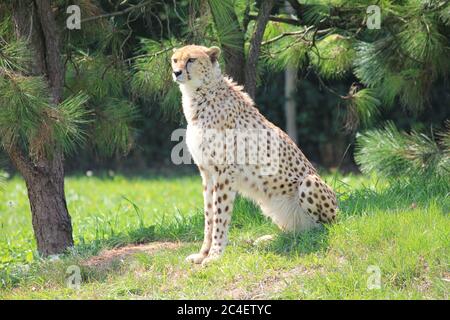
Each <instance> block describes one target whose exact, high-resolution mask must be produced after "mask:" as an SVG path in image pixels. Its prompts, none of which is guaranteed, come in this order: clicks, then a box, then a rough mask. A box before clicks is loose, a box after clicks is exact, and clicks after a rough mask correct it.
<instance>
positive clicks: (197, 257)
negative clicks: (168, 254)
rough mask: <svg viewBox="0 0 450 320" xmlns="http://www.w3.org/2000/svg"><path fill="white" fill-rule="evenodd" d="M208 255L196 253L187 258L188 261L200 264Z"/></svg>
mask: <svg viewBox="0 0 450 320" xmlns="http://www.w3.org/2000/svg"><path fill="white" fill-rule="evenodd" d="M205 258H206V256H205V255H204V254H201V253H194V254H191V255H189V256H188V257H187V258H186V261H187V262H191V263H195V264H200V263H202V262H203V260H205Z"/></svg>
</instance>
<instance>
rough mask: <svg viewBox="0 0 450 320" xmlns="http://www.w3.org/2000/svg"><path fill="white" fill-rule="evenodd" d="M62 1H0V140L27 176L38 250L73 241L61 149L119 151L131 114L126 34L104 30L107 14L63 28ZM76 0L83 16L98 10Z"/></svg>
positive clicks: (58, 249)
mask: <svg viewBox="0 0 450 320" xmlns="http://www.w3.org/2000/svg"><path fill="white" fill-rule="evenodd" d="M68 5H69V1H62V0H61V1H52V2H50V1H49V0H40V1H32V0H23V1H6V2H2V3H1V4H0V21H1V24H0V142H1V146H2V147H3V149H4V150H5V151H6V153H7V154H8V156H9V158H10V160H11V162H12V163H13V164H14V165H15V167H16V168H17V170H18V171H19V172H20V174H21V175H22V176H23V178H24V180H25V182H26V186H27V190H28V197H29V201H30V207H31V212H32V221H33V228H34V231H35V237H36V242H37V248H38V251H39V252H40V253H41V254H42V255H44V256H47V255H51V254H58V253H62V252H64V250H65V249H67V248H68V247H70V246H72V245H73V238H72V226H71V218H70V215H69V212H68V210H67V205H66V200H65V195H64V167H63V160H64V155H65V154H67V153H70V152H73V151H74V150H75V148H76V147H77V146H78V145H80V144H83V143H85V142H87V141H89V142H92V143H93V144H94V146H96V147H97V148H98V149H99V150H101V151H104V152H106V153H107V154H112V153H114V152H126V151H127V150H128V149H129V148H130V146H131V143H132V138H133V130H134V129H133V122H134V120H135V118H136V112H135V107H134V106H133V104H132V103H130V102H129V101H130V99H128V94H129V92H130V91H129V89H128V88H127V85H126V84H127V82H128V78H129V73H128V71H127V69H126V68H125V67H124V66H125V62H124V59H123V56H122V52H123V51H122V50H121V49H122V48H121V45H122V43H123V39H124V38H126V35H127V33H126V32H125V33H124V32H122V31H121V30H119V32H114V33H112V34H110V33H109V32H108V31H110V30H108V28H113V27H114V26H113V23H114V21H111V20H104V19H103V20H102V19H99V20H97V19H95V20H93V21H91V22H90V24H91V25H90V27H89V28H82V30H79V31H77V30H74V31H69V30H68V29H67V28H66V27H65V18H66V16H67V15H66V8H67V6H68ZM78 5H80V7H81V8H82V12H83V13H84V14H85V18H89V15H91V16H92V17H96V16H98V15H100V13H101V10H100V9H99V8H98V7H97V6H96V5H95V4H94V3H93V2H90V1H78ZM86 15H87V17H86ZM96 24H97V26H96ZM100 27H101V28H100ZM105 29H106V30H105ZM102 30H104V31H103V32H101V31H102ZM121 37H122V38H121ZM120 40H122V42H120ZM91 47H96V48H99V49H97V50H94V51H92V49H91Z"/></svg>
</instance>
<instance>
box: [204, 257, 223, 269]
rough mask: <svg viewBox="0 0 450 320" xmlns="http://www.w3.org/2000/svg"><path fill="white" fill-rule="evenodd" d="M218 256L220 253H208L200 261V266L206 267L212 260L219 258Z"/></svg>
mask: <svg viewBox="0 0 450 320" xmlns="http://www.w3.org/2000/svg"><path fill="white" fill-rule="evenodd" d="M220 256H221V255H220V254H214V255H209V256H208V257H206V258H205V260H203V261H202V267H206V266H208V265H210V264H212V263H213V262H214V261H217V260H219V258H220Z"/></svg>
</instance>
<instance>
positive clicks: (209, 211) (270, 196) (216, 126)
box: [171, 45, 337, 265]
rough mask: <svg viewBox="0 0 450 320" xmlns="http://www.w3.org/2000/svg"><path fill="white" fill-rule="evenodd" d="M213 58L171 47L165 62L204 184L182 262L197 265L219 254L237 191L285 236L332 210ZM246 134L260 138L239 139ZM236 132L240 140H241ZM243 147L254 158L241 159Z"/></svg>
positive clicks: (302, 163) (311, 173) (305, 167)
mask: <svg viewBox="0 0 450 320" xmlns="http://www.w3.org/2000/svg"><path fill="white" fill-rule="evenodd" d="M219 54H220V49H219V48H218V47H211V48H207V47H203V46H196V45H189V46H185V47H183V48H180V49H174V53H173V55H172V59H171V63H172V69H173V79H174V81H176V82H178V84H179V86H180V90H181V93H182V103H183V113H184V115H185V117H186V120H187V131H186V144H187V146H188V149H189V151H190V153H191V155H192V158H193V160H194V162H195V163H196V164H197V166H198V168H199V170H200V174H201V177H202V180H203V196H204V214H205V229H204V232H205V234H204V241H203V245H202V247H201V250H200V252H199V253H196V254H192V255H190V256H189V257H187V260H188V261H191V262H194V263H201V264H203V265H205V264H207V263H209V262H210V261H213V260H215V259H217V258H219V257H220V256H221V255H222V253H223V252H224V249H225V246H226V243H227V233H228V227H229V225H230V221H231V213H232V210H233V202H234V199H235V196H236V192H239V193H240V194H242V195H244V196H246V197H248V198H250V199H252V200H253V201H255V202H256V203H257V204H259V205H260V207H261V209H262V212H263V214H264V215H266V216H268V217H270V218H271V219H272V221H273V222H274V223H275V224H277V225H278V226H279V227H280V228H281V229H282V230H286V231H294V232H296V231H303V230H307V229H310V228H313V227H316V226H318V225H320V223H326V222H331V221H332V220H334V218H335V215H336V210H337V204H336V196H335V194H334V192H333V191H332V190H331V188H330V187H329V186H328V185H326V184H325V182H324V181H323V180H322V179H321V178H320V177H319V175H318V174H317V172H316V170H315V169H314V168H313V166H312V165H311V163H310V162H309V161H308V160H307V159H306V157H305V156H304V155H303V153H302V151H300V149H299V148H298V147H297V146H296V145H295V143H294V142H293V141H292V140H291V139H290V138H289V136H288V135H287V134H286V133H284V132H283V131H282V130H281V129H279V128H278V127H276V126H275V125H273V124H272V123H271V122H269V121H268V120H267V119H266V118H265V117H264V116H262V115H261V114H260V113H259V111H258V109H257V108H256V107H255V104H254V102H253V101H252V99H251V98H250V97H249V96H248V95H247V94H246V93H245V92H243V91H242V87H240V86H238V85H236V84H235V83H234V82H233V81H232V80H231V79H230V78H228V77H225V76H223V75H222V73H221V70H220V67H219V63H218V57H219ZM250 131H252V132H256V133H261V134H260V136H262V137H263V138H262V139H259V140H258V137H257V134H256V135H245V133H246V132H250ZM236 133H238V134H236ZM239 134H241V135H242V134H243V135H244V136H245V137H244V138H242V139H241V140H240V141H239ZM218 137H219V138H218ZM269 140H270V144H268V141H269ZM244 145H245V146H248V149H250V151H253V153H254V154H250V156H248V157H247V156H246V155H245V154H244V156H242V154H240V152H238V151H239V147H243V146H244ZM273 145H275V147H273ZM236 149H238V150H237V151H236ZM244 149H245V148H244ZM255 152H256V153H258V155H259V154H261V153H262V154H263V155H264V156H265V159H264V160H260V158H259V157H256V156H255V154H256V153H255ZM236 158H237V159H239V158H240V159H241V160H243V161H236ZM247 158H248V160H247ZM274 164H275V165H274Z"/></svg>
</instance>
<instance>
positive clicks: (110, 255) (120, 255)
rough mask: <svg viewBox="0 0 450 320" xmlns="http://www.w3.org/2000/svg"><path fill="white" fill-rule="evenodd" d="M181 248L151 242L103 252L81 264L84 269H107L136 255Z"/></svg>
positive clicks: (164, 243)
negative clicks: (114, 263)
mask: <svg viewBox="0 0 450 320" xmlns="http://www.w3.org/2000/svg"><path fill="white" fill-rule="evenodd" d="M181 246H182V243H181V242H151V243H147V244H140V245H127V246H124V247H120V248H114V249H106V250H103V251H101V252H100V254H99V255H97V256H93V257H90V258H89V259H87V260H85V261H83V262H82V263H81V264H82V265H83V266H86V267H96V268H98V267H107V266H109V265H111V264H112V263H113V262H116V261H123V260H125V259H126V258H127V257H129V256H131V255H133V254H136V253H146V254H155V253H156V252H158V251H161V250H165V249H169V250H174V249H177V248H179V247H181Z"/></svg>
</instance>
